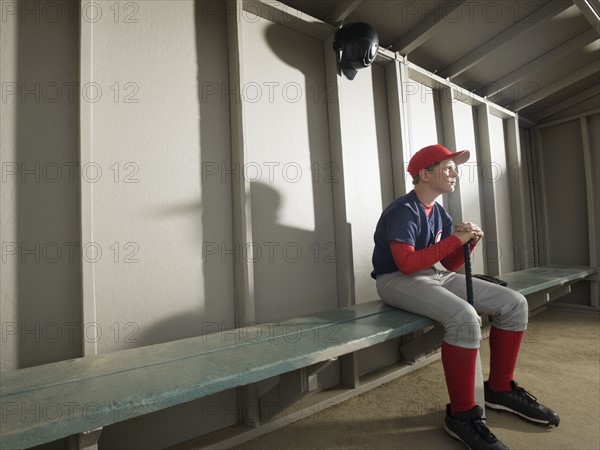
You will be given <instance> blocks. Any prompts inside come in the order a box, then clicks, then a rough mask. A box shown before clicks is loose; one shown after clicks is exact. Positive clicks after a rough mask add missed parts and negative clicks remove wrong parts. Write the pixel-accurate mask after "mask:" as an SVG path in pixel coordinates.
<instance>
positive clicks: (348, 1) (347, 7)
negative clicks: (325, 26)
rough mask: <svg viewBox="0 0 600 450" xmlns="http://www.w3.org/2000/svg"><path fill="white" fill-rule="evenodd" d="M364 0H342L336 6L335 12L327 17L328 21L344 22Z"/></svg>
mask: <svg viewBox="0 0 600 450" xmlns="http://www.w3.org/2000/svg"><path fill="white" fill-rule="evenodd" d="M361 3H362V0H341V1H339V2H338V3H337V4H336V6H335V10H334V12H333V14H331V16H330V17H328V18H327V20H326V22H328V23H336V24H337V23H342V22H343V21H344V20H346V18H347V17H348V16H349V15H350V14H352V12H353V11H354V10H355V9H356V8H358V6H359V5H360V4H361Z"/></svg>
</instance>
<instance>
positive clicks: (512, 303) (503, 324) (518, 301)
mask: <svg viewBox="0 0 600 450" xmlns="http://www.w3.org/2000/svg"><path fill="white" fill-rule="evenodd" d="M504 311H505V313H504V314H501V315H500V316H499V317H497V318H494V320H493V322H494V325H495V326H496V327H498V328H501V329H504V330H512V331H522V330H524V329H526V328H527V322H528V320H529V304H528V303H527V299H526V298H525V297H524V296H523V295H521V294H520V293H518V292H516V291H511V295H509V296H508V297H507V298H506V304H505V309H504Z"/></svg>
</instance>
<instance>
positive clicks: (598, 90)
mask: <svg viewBox="0 0 600 450" xmlns="http://www.w3.org/2000/svg"><path fill="white" fill-rule="evenodd" d="M595 95H600V85H596V86H592V87H591V88H589V89H586V90H585V91H582V92H580V93H578V94H575V95H574V96H572V97H569V98H567V99H566V100H563V101H562V102H558V103H556V104H554V105H552V106H551V107H549V108H546V109H544V110H542V111H540V112H537V113H535V114H534V115H533V116H532V117H531V119H533V120H534V121H536V122H539V121H540V120H543V119H545V118H547V117H550V116H553V115H554V114H556V113H559V112H560V111H563V110H565V109H567V108H570V107H571V106H574V105H576V104H577V103H581V102H583V101H584V100H587V99H588V98H592V97H594V96H595Z"/></svg>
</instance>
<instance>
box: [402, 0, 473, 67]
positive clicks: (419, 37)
mask: <svg viewBox="0 0 600 450" xmlns="http://www.w3.org/2000/svg"><path fill="white" fill-rule="evenodd" d="M464 1H465V0H457V1H454V2H451V3H445V2H441V3H440V4H439V5H438V6H437V7H436V9H435V12H434V13H433V14H429V15H427V18H426V19H425V20H424V21H422V22H420V23H419V24H418V25H415V26H414V27H413V28H411V29H410V31H409V32H408V33H406V34H405V35H404V36H402V37H401V38H400V39H399V40H398V41H396V43H394V44H393V45H392V50H394V51H396V52H398V53H400V54H401V55H404V56H406V55H407V54H409V53H410V52H412V51H413V50H415V49H416V48H418V47H419V46H421V45H422V44H423V43H424V42H426V41H427V40H429V39H430V38H431V37H432V36H434V35H435V34H436V29H437V28H438V26H439V25H440V24H441V23H442V22H443V21H444V19H446V17H448V16H449V15H450V14H452V12H453V11H454V10H455V9H456V8H458V7H460V5H461V4H462V3H463V2H464Z"/></svg>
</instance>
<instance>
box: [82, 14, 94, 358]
mask: <svg viewBox="0 0 600 450" xmlns="http://www.w3.org/2000/svg"><path fill="white" fill-rule="evenodd" d="M87 6H89V5H87ZM81 8H82V11H81V17H85V14H84V11H83V8H84V6H83V5H82V6H81ZM80 26H81V50H80V52H81V54H80V58H81V66H80V84H79V85H80V86H90V85H92V82H93V81H94V78H93V62H94V52H93V36H94V23H93V21H89V20H82V21H81V24H80ZM93 107H94V103H93V102H89V101H87V102H86V101H82V102H80V113H79V142H80V167H89V166H90V165H91V164H92V163H93V161H94V157H93V154H94V153H93V143H94V140H93V128H92V120H93ZM93 193H94V183H81V242H94V228H93V223H94V210H93V207H92V205H93ZM81 264H82V267H81V284H82V292H81V298H82V303H83V304H82V308H81V310H82V318H81V321H82V324H88V323H92V324H95V323H97V321H96V292H95V286H94V285H95V277H94V264H93V263H90V262H88V261H86V260H85V259H84V258H83V254H82V255H81ZM91 328H93V330H90V331H91V332H92V333H96V330H97V327H95V326H94V327H91ZM82 341H83V342H82V348H83V356H93V355H96V354H98V344H97V342H98V339H97V336H95V335H94V336H89V337H88V336H86V334H85V333H83V334H82Z"/></svg>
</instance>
